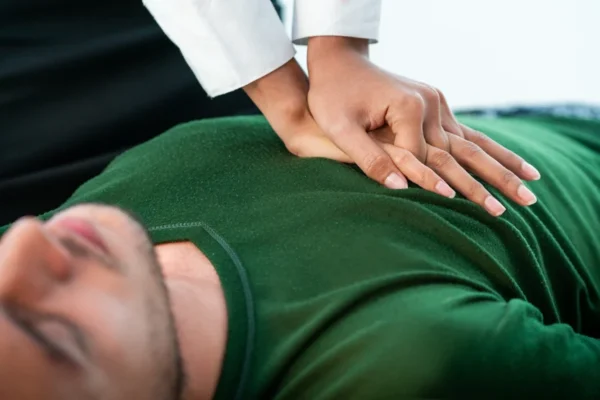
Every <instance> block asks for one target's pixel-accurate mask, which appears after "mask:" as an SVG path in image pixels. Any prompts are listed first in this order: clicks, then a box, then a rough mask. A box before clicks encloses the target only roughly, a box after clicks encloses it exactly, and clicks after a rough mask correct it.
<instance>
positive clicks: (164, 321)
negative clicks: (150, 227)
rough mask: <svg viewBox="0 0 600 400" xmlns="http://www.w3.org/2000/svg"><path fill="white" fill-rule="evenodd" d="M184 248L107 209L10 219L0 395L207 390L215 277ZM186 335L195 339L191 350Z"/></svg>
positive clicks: (213, 344)
mask: <svg viewBox="0 0 600 400" xmlns="http://www.w3.org/2000/svg"><path fill="white" fill-rule="evenodd" d="M82 232H83V233H82ZM90 232H93V233H92V234H89V233H90ZM194 249H195V247H193V246H192V247H190V245H189V244H185V243H174V244H168V245H163V246H162V247H160V248H158V249H157V251H156V252H155V251H154V249H153V247H152V244H151V242H150V241H149V239H148V236H147V235H146V233H145V231H144V230H143V228H142V227H141V226H140V224H138V223H137V222H136V221H135V220H134V219H132V218H131V217H130V216H128V215H127V214H125V213H124V212H122V211H120V210H118V209H116V208H113V207H106V206H100V205H82V206H77V207H74V208H70V209H68V210H66V211H63V212H61V213H60V214H58V215H56V216H55V217H54V218H52V219H51V220H50V221H48V222H46V223H43V222H41V221H39V220H37V219H34V218H23V219H21V220H19V221H17V222H16V223H15V224H14V225H13V226H12V227H11V229H10V230H9V231H8V232H7V233H6V234H5V235H4V236H3V237H2V240H1V241H0V359H2V360H10V362H2V363H0V398H3V399H20V400H28V399H41V398H43V399H50V400H52V399H61V400H68V399H78V400H85V399H102V400H120V399H123V400H125V399H139V400H143V399H158V400H170V399H177V398H180V394H181V391H182V389H185V390H186V394H187V396H186V398H194V399H196V398H210V396H211V395H212V393H213V392H214V389H215V386H216V382H217V380H218V371H219V370H220V363H221V359H222V357H223V353H224V346H225V341H226V327H227V324H226V319H227V318H226V311H225V303H224V299H223V295H222V290H221V287H220V284H219V281H218V277H216V273H215V272H214V269H213V268H212V266H211V265H210V262H208V260H207V259H206V258H205V257H204V256H203V255H202V254H201V253H200V252H199V251H198V250H197V249H195V250H194ZM157 255H158V258H157ZM159 260H160V261H159ZM192 265H195V266H198V268H191V266H192ZM178 266H182V267H181V268H180V267H178ZM163 268H164V273H165V280H164V281H163V271H162V269H163ZM193 271H196V272H193ZM167 288H168V291H167ZM190 307H192V308H193V310H194V311H195V312H194V313H191V312H189V311H186V308H187V309H188V310H189V308H190ZM211 309H214V310H213V311H211ZM203 311H206V312H205V313H203ZM211 324H216V325H213V329H212V330H211V329H208V325H211ZM215 326H216V327H217V329H214V327H215ZM192 334H193V335H192ZM192 336H193V337H194V340H195V341H196V340H197V341H199V342H200V343H203V340H204V339H205V341H206V343H204V344H201V345H200V346H198V347H197V348H196V349H194V346H192V341H191V337H192ZM207 348H208V350H207ZM211 349H212V350H211ZM180 351H183V352H185V353H186V359H185V360H183V361H182V359H181V358H180ZM187 353H189V355H188V354H187ZM200 355H202V358H200V359H199V357H200ZM200 361H203V362H204V361H205V363H203V362H200ZM194 364H200V366H199V367H194ZM204 364H205V365H204ZM184 365H185V369H184ZM190 365H191V367H190ZM184 370H185V371H186V372H187V373H188V377H187V379H184ZM184 383H185V385H184ZM184 386H185V388H184Z"/></svg>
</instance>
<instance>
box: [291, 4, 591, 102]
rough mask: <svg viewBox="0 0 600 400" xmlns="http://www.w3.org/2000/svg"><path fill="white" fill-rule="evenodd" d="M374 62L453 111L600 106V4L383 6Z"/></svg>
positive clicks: (301, 54)
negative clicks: (431, 92)
mask: <svg viewBox="0 0 600 400" xmlns="http://www.w3.org/2000/svg"><path fill="white" fill-rule="evenodd" d="M296 1H302V0H296ZM281 3H282V4H283V5H284V6H285V9H286V11H291V7H290V5H291V4H293V0H282V1H281ZM285 20H286V23H287V25H288V29H289V25H290V24H289V21H290V13H289V12H287V13H286V16H285ZM297 57H298V59H299V61H300V62H301V64H303V65H305V60H306V51H305V49H304V48H302V47H299V48H298V56H297ZM371 58H372V60H373V61H374V62H376V63H377V64H379V65H380V66H382V67H384V68H386V69H388V70H390V71H393V72H395V73H398V74H401V75H405V76H408V77H410V78H414V79H418V80H421V81H424V82H427V83H429V84H432V85H435V86H437V87H438V88H440V89H441V90H442V91H443V92H444V93H445V94H446V97H447V98H448V101H449V102H450V104H451V106H454V107H465V106H482V105H504V104H528V103H553V102H564V101H571V102H581V103H595V104H600V0H520V1H519V0H501V1H499V0H383V11H382V20H381V31H380V43H379V44H377V45H374V46H372V47H371Z"/></svg>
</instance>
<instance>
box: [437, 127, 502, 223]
mask: <svg viewBox="0 0 600 400" xmlns="http://www.w3.org/2000/svg"><path fill="white" fill-rule="evenodd" d="M450 136H454V135H450ZM426 165H427V166H428V167H430V168H431V169H433V170H434V171H435V172H437V174H438V175H439V176H441V177H442V178H443V179H444V180H445V181H446V182H448V184H449V185H450V186H452V187H453V188H454V189H456V190H457V191H458V192H460V193H462V194H463V196H465V197H466V198H467V199H469V200H471V201H473V202H475V203H477V204H479V205H480V206H482V207H483V208H485V209H486V210H487V212H488V213H490V214H491V215H493V216H495V217H497V216H500V215H502V213H504V211H506V208H505V207H504V206H503V205H502V204H501V203H500V202H499V201H498V200H497V199H496V198H495V197H494V196H492V195H491V194H490V192H488V190H487V189H486V188H485V187H484V186H483V185H482V184H481V183H480V182H478V181H477V180H476V179H475V178H473V177H472V176H471V175H470V174H469V173H468V172H467V171H465V169H464V168H463V167H461V166H460V165H459V164H458V162H457V161H456V160H455V159H454V157H452V156H451V155H450V153H448V152H446V151H444V150H441V149H438V148H437V147H434V146H429V147H428V149H427V160H426Z"/></svg>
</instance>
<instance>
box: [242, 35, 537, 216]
mask: <svg viewBox="0 0 600 400" xmlns="http://www.w3.org/2000/svg"><path fill="white" fill-rule="evenodd" d="M308 69H309V77H310V81H309V80H308V79H307V78H306V76H305V74H304V72H303V71H302V69H301V68H300V67H299V66H298V64H297V62H296V61H295V60H293V59H292V60H290V61H289V62H288V63H286V64H285V65H283V66H282V67H280V68H279V69H277V70H275V71H273V72H272V73H270V74H268V75H266V76H264V77H262V78H260V79H258V80H257V81H255V82H252V83H251V84H249V85H247V86H246V87H245V88H244V90H245V91H246V93H247V94H248V95H249V97H250V98H251V99H252V100H253V101H254V103H255V104H256V105H257V106H258V107H259V108H260V110H261V111H262V112H263V114H264V115H265V117H266V118H267V119H268V120H269V122H270V124H271V126H272V127H273V129H274V130H275V132H276V133H277V134H278V135H279V137H280V138H281V139H282V141H283V142H284V143H285V145H286V147H287V148H288V150H289V151H290V152H292V153H294V154H296V155H298V156H300V157H325V158H330V159H333V160H337V161H341V162H347V163H356V164H357V165H358V166H359V167H360V168H361V169H362V170H363V172H364V173H365V174H366V175H367V176H369V177H371V178H372V179H374V180H376V181H378V182H380V183H381V184H383V185H385V186H387V187H389V188H390V189H404V188H407V186H408V185H407V182H408V181H409V180H410V181H412V182H413V183H415V184H417V185H419V186H421V187H423V188H424V189H426V190H429V191H432V192H436V193H438V194H440V195H442V196H446V197H454V196H455V194H456V193H455V191H458V192H460V193H461V194H463V195H464V196H465V197H466V198H468V199H469V200H472V201H474V202H476V203H477V204H479V205H481V206H482V207H484V208H485V209H486V210H487V211H488V212H489V213H490V214H492V215H494V216H499V215H501V214H502V213H503V212H504V211H505V209H504V207H503V206H502V205H501V204H500V203H499V202H498V201H497V200H496V199H495V198H494V197H493V196H491V195H490V193H489V192H488V191H487V190H486V189H485V187H484V186H483V185H481V184H480V183H479V182H478V181H477V180H476V179H475V178H474V177H473V176H472V175H471V174H470V173H474V174H476V175H478V176H479V177H481V178H482V179H483V180H485V181H486V182H488V183H490V184H492V185H493V186H495V187H497V188H498V189H500V190H501V191H502V192H503V193H504V194H505V195H506V196H508V197H509V198H511V199H512V200H514V201H515V202H516V203H517V204H520V205H523V206H528V205H531V204H534V203H535V202H536V197H535V195H534V194H533V193H531V192H530V191H529V189H527V187H526V186H525V185H523V182H522V180H536V179H539V178H540V174H539V172H538V171H537V170H536V169H535V168H534V167H532V166H531V165H530V164H528V163H527V162H525V161H524V160H523V159H522V158H521V157H519V156H518V155H516V154H514V153H513V152H511V151H509V150H508V149H506V148H504V147H502V146H501V145H499V144H498V143H495V142H494V141H492V140H491V139H489V138H488V137H487V136H486V135H484V134H482V133H481V132H477V131H475V130H473V129H471V128H469V127H467V126H465V125H462V124H460V123H459V122H458V121H457V120H456V118H455V117H454V114H453V113H452V111H451V109H450V107H449V106H448V103H447V101H446V98H445V96H444V95H443V93H442V92H441V91H440V90H438V89H436V88H433V87H431V86H429V85H427V84H424V83H422V82H417V81H414V80H411V79H408V78H405V77H401V76H397V75H395V74H392V73H390V72H388V71H385V70H382V69H381V68H379V67H377V66H376V65H375V64H373V63H372V62H371V61H369V59H368V44H367V41H366V40H362V39H354V38H345V37H336V36H331V37H314V38H311V39H309V44H308ZM282 88H285V89H282Z"/></svg>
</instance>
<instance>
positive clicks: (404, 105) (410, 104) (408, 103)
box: [394, 93, 425, 116]
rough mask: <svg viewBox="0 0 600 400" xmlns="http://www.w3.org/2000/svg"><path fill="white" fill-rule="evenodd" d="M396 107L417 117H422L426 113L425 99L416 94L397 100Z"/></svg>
mask: <svg viewBox="0 0 600 400" xmlns="http://www.w3.org/2000/svg"><path fill="white" fill-rule="evenodd" d="M394 106H395V107H397V108H398V109H400V110H402V111H404V112H405V113H407V114H411V115H415V116H421V115H423V112H424V111H425V103H424V102H423V98H422V97H421V96H419V95H418V94H416V93H415V94H410V95H406V96H403V97H401V98H399V99H396V100H395V101H394Z"/></svg>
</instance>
